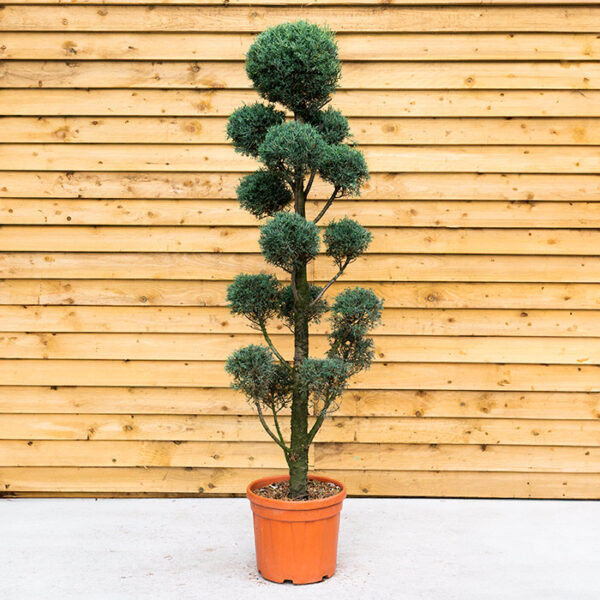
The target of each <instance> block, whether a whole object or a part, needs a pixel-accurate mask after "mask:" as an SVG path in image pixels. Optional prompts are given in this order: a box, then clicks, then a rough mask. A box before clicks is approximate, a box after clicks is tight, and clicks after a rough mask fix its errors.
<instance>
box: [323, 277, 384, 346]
mask: <svg viewBox="0 0 600 600" xmlns="http://www.w3.org/2000/svg"><path fill="white" fill-rule="evenodd" d="M382 310H383V300H381V299H380V298H378V297H377V295H376V294H375V292H374V291H373V290H371V289H367V288H361V287H354V288H346V289H345V290H344V291H343V292H340V293H339V294H338V295H337V296H336V298H335V300H334V302H333V304H332V306H331V322H332V325H333V327H334V329H350V330H352V331H353V332H355V333H356V334H360V335H364V334H365V333H366V332H367V331H368V330H369V329H372V328H373V327H375V325H377V324H378V323H379V322H380V321H381V311H382Z"/></svg>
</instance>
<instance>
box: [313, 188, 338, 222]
mask: <svg viewBox="0 0 600 600" xmlns="http://www.w3.org/2000/svg"><path fill="white" fill-rule="evenodd" d="M339 191H340V188H339V186H336V187H335V189H334V190H333V194H331V196H330V198H329V200H327V202H326V203H325V206H324V207H323V208H322V209H321V212H320V213H319V214H318V215H317V216H316V217H315V218H314V219H313V223H318V222H319V221H320V220H321V218H322V217H323V215H324V214H325V213H326V212H327V210H328V209H329V207H330V206H331V205H332V204H333V201H334V200H335V199H336V198H337V194H338V192H339Z"/></svg>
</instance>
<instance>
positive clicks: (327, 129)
mask: <svg viewBox="0 0 600 600" xmlns="http://www.w3.org/2000/svg"><path fill="white" fill-rule="evenodd" d="M307 121H308V122H309V123H310V124H311V125H312V126H313V127H315V128H316V129H317V131H318V132H319V133H320V134H321V135H322V136H323V139H324V140H325V141H326V142H327V143H328V144H332V145H335V144H341V143H342V142H343V141H344V140H345V139H346V138H347V137H349V136H350V125H349V124H348V119H346V117H345V116H344V115H343V114H342V113H341V112H340V111H339V110H336V109H335V108H332V107H331V106H329V107H328V108H327V109H326V110H319V111H316V112H315V113H314V114H312V115H311V116H310V117H309V118H308V119H307Z"/></svg>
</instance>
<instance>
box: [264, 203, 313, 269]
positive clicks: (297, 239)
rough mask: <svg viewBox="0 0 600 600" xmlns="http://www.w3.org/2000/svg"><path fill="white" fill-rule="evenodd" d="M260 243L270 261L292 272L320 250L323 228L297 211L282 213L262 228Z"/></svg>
mask: <svg viewBox="0 0 600 600" xmlns="http://www.w3.org/2000/svg"><path fill="white" fill-rule="evenodd" d="M259 244H260V249H261V251H262V254H263V256H264V257H265V259H266V260H267V262H270V263H271V264H272V265H275V266H276V267H280V268H281V269H284V270H285V271H288V272H290V273H291V272H292V271H293V270H294V269H296V268H300V267H302V266H303V265H305V264H306V263H307V262H308V261H310V260H312V259H313V258H314V257H315V256H316V255H317V253H318V252H319V246H320V239H319V228H318V227H317V226H316V225H315V224H314V223H313V222H312V221H307V220H306V219H305V218H304V217H302V216H301V215H298V214H296V213H294V212H280V213H277V214H276V215H275V216H274V217H273V218H272V219H269V221H268V222H267V224H266V225H264V226H263V227H261V230H260V239H259Z"/></svg>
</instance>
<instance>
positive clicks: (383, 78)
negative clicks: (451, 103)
mask: <svg viewBox="0 0 600 600" xmlns="http://www.w3.org/2000/svg"><path fill="white" fill-rule="evenodd" d="M0 83H1V84H2V86H3V87H7V88H42V87H43V88H71V87H74V88H121V87H123V88H160V89H168V88H178V89H187V88H190V89H203V88H204V89H215V88H217V89H221V88H232V89H248V88H251V87H252V83H251V82H250V80H249V79H248V77H247V75H246V71H245V68H244V63H243V62H241V61H238V62H229V63H226V64H224V63H223V62H221V61H202V62H199V61H195V62H189V61H185V62H184V61H169V62H162V61H158V62H157V61H152V62H147V61H139V60H138V61H131V62H126V61H119V62H113V61H107V62H102V61H94V62H90V61H87V62H79V61H77V62H75V61H73V60H70V61H19V62H11V61H4V62H0ZM599 88H600V64H598V63H595V62H594V63H591V62H579V61H577V62H565V61H561V62H474V63H470V62H469V63H464V62H449V61H446V62H440V63H436V62H408V61H402V62H381V63H374V62H372V61H364V62H347V63H344V64H343V66H342V78H341V80H340V89H351V90H360V89H389V90H406V89H415V90H438V89H439V90H447V89H459V90H460V89H482V90H485V89H530V90H537V89H548V90H559V89H587V90H596V89H599Z"/></svg>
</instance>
